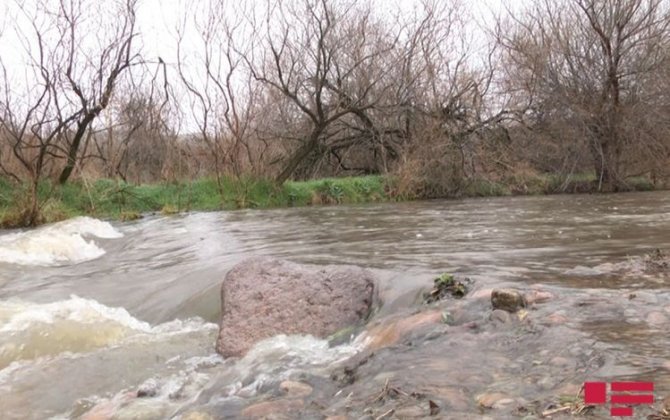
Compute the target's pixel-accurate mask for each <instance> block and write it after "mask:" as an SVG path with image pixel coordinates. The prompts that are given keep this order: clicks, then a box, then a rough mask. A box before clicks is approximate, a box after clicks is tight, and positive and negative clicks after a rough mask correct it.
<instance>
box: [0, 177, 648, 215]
mask: <svg viewBox="0 0 670 420" xmlns="http://www.w3.org/2000/svg"><path fill="white" fill-rule="evenodd" d="M628 185H629V186H630V190H652V189H654V185H652V184H651V182H649V181H648V180H647V179H645V178H634V179H631V180H629V183H628ZM595 189H597V180H596V179H595V176H591V175H576V176H572V177H570V178H566V177H560V176H557V175H556V176H555V175H533V176H525V177H522V176H516V177H511V178H508V179H505V180H503V181H501V182H492V181H488V180H473V181H470V182H467V183H464V184H463V185H462V186H461V187H460V188H458V189H457V190H456V191H457V192H456V193H454V194H453V195H452V197H486V196H503V195H533V194H548V193H555V192H569V193H583V192H591V191H594V190H595ZM28 194H29V193H28V188H27V186H22V185H17V184H14V183H10V182H8V181H6V180H2V179H0V226H2V227H15V226H17V225H19V224H20V222H19V220H20V215H21V212H22V211H23V210H24V209H25V206H26V205H27V203H28V197H29V195H28ZM39 196H40V203H41V214H42V217H41V219H40V222H42V223H50V222H55V221H58V220H63V219H67V218H70V217H74V216H79V215H89V216H93V217H98V218H109V219H116V220H132V219H136V218H139V217H141V215H142V214H143V213H150V212H161V213H163V214H175V213H180V212H185V211H216V210H233V209H242V208H272V207H294V206H309V205H321V204H349V203H366V202H380V201H391V200H394V201H403V200H414V199H421V198H426V197H421V196H417V195H416V194H412V191H404V190H403V189H402V187H401V186H400V185H399V182H398V180H396V179H394V178H392V177H383V176H365V177H352V178H333V179H319V180H310V181H303V182H287V183H285V184H284V185H282V186H276V185H274V184H273V183H272V182H270V181H266V180H256V179H233V178H224V179H222V180H221V181H220V182H217V181H216V180H215V179H207V178H205V179H199V180H195V181H192V182H180V183H161V184H147V185H133V184H128V183H125V182H121V181H116V180H108V179H101V180H97V181H93V182H83V181H76V182H72V183H69V184H66V185H64V186H55V185H53V184H51V183H49V182H44V183H42V184H41V185H40V188H39ZM433 198H434V197H433Z"/></svg>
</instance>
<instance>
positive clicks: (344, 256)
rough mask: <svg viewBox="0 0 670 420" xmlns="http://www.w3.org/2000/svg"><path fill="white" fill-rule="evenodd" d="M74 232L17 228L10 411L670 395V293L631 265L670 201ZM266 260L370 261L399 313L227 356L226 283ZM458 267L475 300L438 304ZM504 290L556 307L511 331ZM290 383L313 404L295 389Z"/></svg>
mask: <svg viewBox="0 0 670 420" xmlns="http://www.w3.org/2000/svg"><path fill="white" fill-rule="evenodd" d="M68 223H70V224H69V225H68ZM72 223H74V222H65V224H61V225H58V226H56V227H51V228H49V229H46V230H45V229H44V228H42V229H38V230H35V231H28V232H7V233H4V234H2V235H0V412H2V418H17V419H18V418H35V419H42V418H49V417H54V418H89V419H91V418H96V419H100V418H235V417H239V416H242V415H243V414H247V415H253V414H255V415H258V416H262V415H267V414H268V413H270V417H272V416H274V417H275V418H298V417H301V418H323V417H324V416H327V415H345V416H348V417H349V418H361V417H365V416H368V418H378V417H379V416H382V415H385V414H386V415H387V417H386V418H411V417H417V418H421V417H425V416H428V415H429V414H430V407H431V406H432V404H431V403H430V401H432V402H433V403H434V404H435V405H437V406H438V409H437V413H435V411H436V410H435V409H434V410H433V413H434V414H436V417H442V418H454V419H462V418H492V419H497V418H528V419H530V418H540V415H541V413H543V412H547V411H550V410H553V409H556V408H560V407H561V405H560V404H561V403H565V402H566V401H568V400H569V399H570V398H571V397H572V398H573V399H575V398H574V397H575V396H576V393H577V392H578V391H579V387H580V386H581V384H582V383H583V382H584V381H585V380H592V381H614V380H644V381H653V382H654V383H655V387H656V388H655V396H656V397H657V399H662V398H663V397H665V396H668V395H670V335H669V334H668V330H669V329H670V289H669V288H668V286H669V285H670V280H668V277H667V276H666V275H665V274H664V273H653V274H645V273H640V272H635V271H634V270H633V271H632V272H628V273H627V274H622V273H621V272H619V271H616V270H614V269H613V268H612V267H615V266H616V264H621V263H624V264H625V263H626V262H630V261H634V260H635V258H638V257H640V256H642V255H644V254H645V253H649V252H651V251H653V250H654V249H655V248H661V249H670V193H666V192H654V193H635V194H615V195H572V196H550V197H519V198H512V197H509V198H493V199H468V200H460V201H428V202H413V203H401V204H378V205H360V206H338V207H318V208H299V209H279V210H264V211H252V210H249V211H238V212H221V213H199V214H189V215H184V216H177V217H147V218H145V219H143V220H140V221H137V222H133V223H113V224H112V225H113V226H112V227H113V229H112V227H110V226H108V225H105V224H104V223H102V222H100V221H95V220H90V219H84V220H79V221H78V222H77V223H78V224H76V228H75V227H73V226H74V225H73V224H72ZM103 225H104V226H103ZM101 229H102V231H104V232H103V233H100V232H99V231H100V230H101ZM109 229H112V230H113V231H114V232H116V233H119V234H122V235H123V237H114V236H120V235H114V234H108V233H109V232H107V230H109ZM96 236H98V237H96ZM99 236H102V238H101V237H99ZM103 251H104V253H103ZM250 255H272V256H276V257H281V258H287V259H290V260H293V261H296V262H304V263H314V264H355V265H360V266H363V267H367V268H369V269H372V270H374V271H375V272H376V274H377V275H378V277H379V279H380V289H381V291H382V297H383V299H384V305H383V307H382V308H381V309H380V311H379V312H378V313H377V315H375V317H374V318H373V319H372V320H371V321H370V323H369V325H368V326H367V327H366V328H363V329H360V330H357V331H354V332H353V333H352V336H351V338H350V339H349V340H346V339H345V340H341V339H340V340H339V341H338V342H340V343H341V342H342V341H344V343H341V344H339V345H334V344H333V343H329V342H328V341H326V340H320V339H315V338H312V337H284V336H279V337H276V338H274V339H271V340H268V341H267V342H263V343H260V344H259V345H258V346H257V347H256V348H255V349H254V350H253V351H252V352H251V353H250V354H249V355H247V356H246V357H245V358H243V359H241V360H232V359H231V360H223V359H221V358H220V357H218V356H217V355H216V354H215V353H214V341H215V336H216V332H217V329H216V325H215V324H214V323H215V322H216V320H217V317H218V312H219V293H218V292H219V285H220V282H221V279H222V278H223V276H224V275H225V273H226V272H227V270H228V269H229V268H230V267H232V266H233V265H234V264H235V263H236V262H238V261H240V260H241V259H243V258H245V257H247V256H250ZM442 272H453V273H456V274H458V275H460V276H467V277H470V278H471V279H472V280H473V281H474V286H473V289H474V290H473V291H472V292H471V293H470V295H469V296H467V297H466V298H464V299H462V300H450V299H449V300H445V301H442V302H440V303H437V304H434V305H431V306H426V305H422V304H421V303H420V298H419V297H420V294H421V291H422V290H425V289H427V288H429V287H430V285H431V279H432V278H433V277H434V276H436V275H438V274H440V273H442ZM495 287H514V288H517V289H519V290H522V291H531V290H541V291H542V292H548V293H550V294H551V296H552V298H551V299H550V300H549V301H548V302H544V303H538V304H535V305H532V306H531V307H530V308H528V311H527V313H524V314H522V316H521V317H519V316H518V315H512V316H509V317H507V318H509V319H507V318H505V317H504V316H502V318H505V319H502V320H501V319H491V306H490V302H489V300H488V295H487V290H488V289H491V288H495ZM445 313H448V314H449V315H448V316H449V321H448V322H447V323H443V322H441V321H440V319H441V315H442V314H445ZM431 314H433V315H434V314H437V315H435V316H432V315H431ZM445 316H446V315H445ZM431 317H432V318H431ZM428 318H430V321H428V322H423V321H422V320H425V319H428ZM519 318H523V319H519ZM435 320H437V322H435ZM375 340H376V341H375ZM371 343H376V344H371ZM285 380H292V381H299V382H302V383H305V384H308V385H309V387H310V388H311V389H312V391H311V393H309V395H302V394H301V395H298V396H294V395H292V394H290V395H287V393H286V391H285V390H282V386H280V384H281V383H282V381H285ZM138 387H140V388H141V389H142V390H143V393H144V394H146V396H144V397H143V398H135V395H136V394H137V390H138ZM284 387H285V386H284ZM577 400H579V398H577V399H575V401H577ZM657 406H658V405H657ZM264 410H265V411H264ZM651 412H652V408H651V407H638V408H636V416H642V415H646V414H649V413H651ZM566 413H567V412H562V414H561V413H559V414H556V415H554V418H560V416H561V415H565V414H566ZM591 414H592V415H595V416H596V417H601V418H609V415H608V410H607V408H606V407H599V408H597V409H596V410H594V411H592V412H591ZM196 415H197V416H200V417H196ZM207 416H210V417H207ZM640 418H642V417H640Z"/></svg>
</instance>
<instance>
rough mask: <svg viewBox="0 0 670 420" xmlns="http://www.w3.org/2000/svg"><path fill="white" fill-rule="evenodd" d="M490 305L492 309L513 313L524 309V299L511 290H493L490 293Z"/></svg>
mask: <svg viewBox="0 0 670 420" xmlns="http://www.w3.org/2000/svg"><path fill="white" fill-rule="evenodd" d="M491 305H492V306H493V309H502V310H504V311H507V312H512V313H514V312H516V311H518V310H519V309H522V308H525V307H526V299H525V298H524V296H523V295H522V294H521V293H519V292H518V291H516V290H513V289H495V290H493V292H491Z"/></svg>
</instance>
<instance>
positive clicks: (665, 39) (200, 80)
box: [0, 0, 670, 225]
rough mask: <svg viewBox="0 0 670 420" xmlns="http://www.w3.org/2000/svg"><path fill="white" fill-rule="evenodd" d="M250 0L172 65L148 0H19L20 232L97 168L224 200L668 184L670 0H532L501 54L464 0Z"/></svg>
mask: <svg viewBox="0 0 670 420" xmlns="http://www.w3.org/2000/svg"><path fill="white" fill-rule="evenodd" d="M239 3H240V5H237V6H233V5H232V4H231V3H230V2H224V1H223V0H201V1H200V3H199V6H201V7H197V8H196V7H194V8H193V10H196V9H197V10H198V11H197V12H196V13H190V14H186V15H185V16H184V17H183V21H182V22H180V23H179V25H178V28H177V29H176V31H175V32H176V36H175V41H174V50H175V51H176V53H175V57H176V59H175V60H173V61H174V62H170V60H167V62H166V61H164V60H163V59H162V58H160V57H149V56H147V54H146V53H145V52H144V51H143V49H142V44H143V41H142V39H143V38H142V37H143V34H142V33H141V32H140V28H139V27H138V25H137V24H136V13H137V10H138V7H140V5H139V4H138V2H137V0H110V1H108V2H105V3H104V4H105V5H104V7H101V6H100V4H101V3H99V2H93V1H90V0H67V1H66V0H31V1H19V0H17V1H15V2H14V5H13V6H12V9H11V10H13V11H14V13H15V14H16V16H17V19H16V20H15V21H14V22H9V23H7V24H6V25H5V26H4V27H2V28H0V43H4V42H9V40H10V39H18V40H20V42H19V43H18V46H19V47H18V48H19V49H20V50H21V54H23V55H22V57H23V58H24V59H25V61H26V64H25V69H22V71H23V72H24V73H25V74H26V77H25V78H24V79H21V80H17V79H16V78H15V77H12V68H15V67H16V63H14V62H11V63H10V61H11V60H12V59H11V57H10V56H9V55H7V54H6V53H5V54H4V55H3V53H2V52H0V175H1V176H2V177H3V178H4V180H3V183H4V184H3V185H10V186H11V185H13V187H12V188H13V190H14V191H15V194H14V195H15V197H19V196H20V197H22V198H21V199H20V200H17V199H13V202H12V203H10V204H11V205H13V206H14V207H15V210H16V211H14V212H13V213H12V218H13V222H12V224H15V225H34V224H36V223H39V222H40V221H42V220H44V218H43V217H42V216H41V213H42V212H43V209H44V206H45V205H47V203H48V202H49V200H50V197H53V196H57V195H58V194H60V192H59V191H58V190H59V188H62V185H64V184H67V183H72V182H74V183H77V184H79V185H80V188H81V189H83V190H87V191H94V190H95V188H92V187H91V185H93V184H95V182H96V180H99V179H114V180H118V181H114V182H117V183H119V182H120V183H123V184H124V185H126V184H128V185H132V184H146V183H154V184H155V183H164V184H165V185H180V184H183V183H186V182H195V181H196V180H199V179H202V178H207V179H212V180H214V183H215V185H216V189H215V192H214V194H218V195H219V196H220V197H221V199H220V201H221V202H224V201H225V200H224V197H226V196H229V195H230V193H231V191H230V190H231V189H232V190H233V193H235V196H239V197H244V196H245V193H246V192H247V191H248V190H249V188H250V185H251V184H253V182H255V181H251V180H260V179H266V180H273V182H274V184H275V185H276V186H277V187H276V188H280V187H279V186H281V185H283V184H285V183H286V181H288V180H307V179H313V178H323V177H339V176H359V175H371V174H375V175H377V174H378V175H382V176H385V177H386V179H388V180H389V181H388V182H387V183H386V187H385V192H384V194H385V195H386V196H387V198H388V197H391V198H393V197H399V198H429V197H448V196H459V195H473V194H475V195H476V194H501V193H533V192H554V191H572V192H580V191H620V190H627V189H632V188H636V187H637V186H639V179H640V177H644V178H645V179H648V180H650V182H653V183H654V185H656V184H658V185H661V186H662V185H663V184H664V182H665V179H666V177H667V173H666V172H667V171H666V169H665V168H666V167H667V166H668V165H667V163H668V157H669V155H668V152H669V146H670V137H669V136H668V134H669V133H668V129H669V128H670V96H669V95H668V92H670V63H669V62H668V59H669V58H670V55H669V54H670V15H669V11H668V9H669V8H670V3H669V2H668V1H667V0H559V1H550V0H537V1H533V2H528V4H529V6H528V7H527V8H526V9H525V10H523V11H521V12H519V11H516V12H514V13H511V12H509V13H501V15H500V16H499V17H498V18H497V19H496V20H495V24H494V25H492V27H491V28H489V29H488V32H487V42H486V43H485V45H484V47H481V45H480V44H482V42H480V41H477V42H474V36H473V34H472V33H471V32H472V30H473V25H472V24H468V22H471V21H472V15H471V11H469V10H468V9H467V5H468V4H467V3H465V2H463V3H460V2H444V1H437V0H432V1H431V0H424V1H421V2H417V5H416V8H415V9H414V11H413V12H412V13H400V12H397V13H390V14H389V13H386V12H385V13H382V12H381V11H380V10H377V8H375V7H373V5H372V3H370V2H367V1H353V0H291V1H272V0H270V1H267V2H265V3H264V4H263V6H262V7H259V4H258V3H257V2H239ZM231 7H235V8H236V9H235V10H231V9H230V8H231ZM110 22H111V23H110ZM92 34H95V35H94V36H92ZM189 34H190V35H189ZM193 34H195V41H194V36H193ZM10 35H11V37H13V38H11V37H10ZM475 45H477V47H475ZM0 50H1V49H0ZM10 64H11V66H10ZM12 66H13V67H12ZM231 179H232V180H236V182H229V181H230V180H231ZM632 179H637V181H636V182H637V183H636V184H634V183H632V181H631V180H632ZM59 185H60V187H59ZM61 195H62V194H61ZM82 196H85V195H82ZM5 201H6V202H8V203H9V202H10V201H12V200H9V199H6V200H5ZM89 201H93V200H92V199H91V198H90V197H89ZM8 205H9V204H8Z"/></svg>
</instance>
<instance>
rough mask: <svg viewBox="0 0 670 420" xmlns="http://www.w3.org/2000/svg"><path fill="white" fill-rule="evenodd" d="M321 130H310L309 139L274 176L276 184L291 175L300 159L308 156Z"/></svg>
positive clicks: (316, 142) (316, 143)
mask: <svg viewBox="0 0 670 420" xmlns="http://www.w3.org/2000/svg"><path fill="white" fill-rule="evenodd" d="M321 131H322V130H314V131H313V132H312V134H311V135H310V137H309V141H308V142H307V143H305V144H303V145H302V146H301V147H300V148H299V149H298V150H297V151H296V152H295V153H294V154H293V156H291V159H289V161H288V163H287V164H286V166H285V167H284V169H283V170H282V171H281V173H280V174H279V175H277V177H276V178H275V183H277V184H278V185H282V184H283V183H284V182H286V181H287V180H288V179H289V178H290V177H291V175H293V173H294V172H295V170H296V169H298V166H299V165H300V163H302V161H303V160H305V158H306V157H307V156H309V154H310V153H311V152H312V151H313V150H314V149H315V148H316V146H317V145H318V144H319V137H320V136H321Z"/></svg>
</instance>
